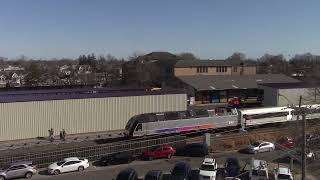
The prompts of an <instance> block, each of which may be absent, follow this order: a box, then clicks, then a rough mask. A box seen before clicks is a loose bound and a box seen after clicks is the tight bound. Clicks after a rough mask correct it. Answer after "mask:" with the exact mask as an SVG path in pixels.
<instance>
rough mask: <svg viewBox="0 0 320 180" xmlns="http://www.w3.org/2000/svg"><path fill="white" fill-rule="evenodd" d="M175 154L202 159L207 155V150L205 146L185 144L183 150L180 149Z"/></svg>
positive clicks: (201, 144)
mask: <svg viewBox="0 0 320 180" xmlns="http://www.w3.org/2000/svg"><path fill="white" fill-rule="evenodd" d="M177 154H178V155H181V156H191V157H204V156H206V155H208V154H209V148H208V145H207V144H203V143H191V144H187V145H186V146H185V147H184V148H180V149H179V151H178V153H177Z"/></svg>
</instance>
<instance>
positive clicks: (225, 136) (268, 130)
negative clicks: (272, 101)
mask: <svg viewBox="0 0 320 180" xmlns="http://www.w3.org/2000/svg"><path fill="white" fill-rule="evenodd" d="M310 122H311V121H310ZM311 123H312V127H311V128H310V129H309V130H310V131H311V130H315V129H320V123H319V121H314V122H311ZM285 130H286V131H288V130H289V128H288V127H282V128H279V127H260V128H259V129H255V128H253V129H250V130H249V131H248V132H240V133H239V129H233V130H229V131H221V132H219V131H218V132H214V133H213V134H212V138H213V139H214V141H227V140H232V139H239V138H246V137H249V136H252V135H256V136H261V135H262V134H272V133H279V132H282V133H283V132H285ZM205 132H210V130H205V131H200V132H192V133H185V134H182V135H179V136H181V137H182V136H183V137H184V140H185V141H186V142H187V143H188V142H198V141H203V133H205ZM175 136H176V135H175ZM170 137H173V135H166V136H159V135H155V136H147V137H141V138H134V139H121V138H120V139H118V141H116V142H112V141H111V142H110V141H109V142H108V141H106V142H107V143H105V144H90V145H89V146H88V145H82V146H73V147H72V148H64V147H63V146H57V147H56V148H52V147H50V146H46V147H45V148H43V147H41V149H40V150H33V149H26V148H22V149H20V151H17V152H14V151H12V150H10V151H8V152H7V154H6V153H3V152H0V159H1V158H4V157H7V156H9V157H25V156H28V157H34V158H37V156H38V155H39V154H45V153H47V152H52V151H58V152H59V153H60V154H61V157H62V156H63V153H65V154H68V155H73V156H80V155H81V156H85V154H86V153H79V154H77V153H73V151H77V149H82V150H83V151H89V150H90V151H91V150H92V151H95V149H103V147H105V146H108V144H110V145H111V144H112V145H113V146H119V147H120V146H121V145H126V144H137V146H136V147H135V149H139V148H142V147H144V146H142V145H141V144H140V145H139V142H146V141H151V140H152V141H154V142H155V144H154V143H153V144H154V145H156V144H160V141H159V143H157V140H158V139H163V138H170ZM184 140H183V139H182V140H180V141H184ZM53 147H54V146H53ZM144 148H145V147H144ZM87 149H89V150H87ZM119 150H120V151H121V148H120V149H119ZM26 152H27V153H26ZM79 152H80V151H79ZM99 153H101V154H100V155H102V154H103V153H104V152H103V151H102V150H101V151H100V150H99V151H97V152H96V156H95V158H96V157H98V156H99ZM49 156H50V155H48V157H46V158H50V157H49Z"/></svg>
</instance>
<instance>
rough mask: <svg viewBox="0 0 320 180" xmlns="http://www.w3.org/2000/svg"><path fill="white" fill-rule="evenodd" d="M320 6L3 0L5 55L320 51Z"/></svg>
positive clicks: (272, 1)
mask: <svg viewBox="0 0 320 180" xmlns="http://www.w3.org/2000/svg"><path fill="white" fill-rule="evenodd" d="M319 7H320V1H319V0H308V1H302V0H301V1H295V0H241V1H239V0H220V1H216V0H201V1H191V0H161V1H159V0H158V1H155V0H114V1H108V0H1V2H0V56H5V57H9V58H14V57H18V56H20V55H25V56H27V57H32V58H60V57H71V58H74V57H78V56H79V55H80V54H86V53H91V52H93V53H95V54H97V55H100V54H108V53H110V54H112V55H115V56H117V57H124V58H126V57H127V56H129V55H131V54H132V53H133V52H142V53H147V52H151V51H169V52H172V53H180V52H187V51H188V52H193V53H194V54H196V55H197V56H199V57H201V58H217V59H218V58H225V57H227V56H229V55H231V54H232V53H233V52H235V51H240V52H243V53H245V54H247V56H248V57H252V58H256V57H260V56H262V55H263V54H264V53H271V54H278V53H282V54H284V55H285V56H288V55H293V54H297V53H305V52H311V53H313V54H320V46H319V45H320V23H319V18H320V11H319Z"/></svg>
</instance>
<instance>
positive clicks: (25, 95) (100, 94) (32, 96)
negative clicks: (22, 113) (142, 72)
mask: <svg viewBox="0 0 320 180" xmlns="http://www.w3.org/2000/svg"><path fill="white" fill-rule="evenodd" d="M184 93H185V92H183V91H182V90H167V91H146V90H144V89H110V88H83V89H56V90H33V91H7V92H0V103H10V102H28V101H50V100H67V99H88V98H106V97H122V96H144V95H164V94H184Z"/></svg>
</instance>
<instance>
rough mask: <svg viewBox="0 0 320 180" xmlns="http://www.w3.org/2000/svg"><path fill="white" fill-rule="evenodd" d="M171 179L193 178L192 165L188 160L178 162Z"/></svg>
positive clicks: (186, 179) (185, 179)
mask: <svg viewBox="0 0 320 180" xmlns="http://www.w3.org/2000/svg"><path fill="white" fill-rule="evenodd" d="M171 180H191V166H190V164H189V163H187V162H178V163H176V164H175V166H174V168H173V170H172V172H171Z"/></svg>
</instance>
